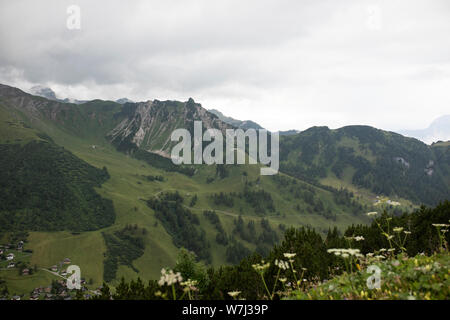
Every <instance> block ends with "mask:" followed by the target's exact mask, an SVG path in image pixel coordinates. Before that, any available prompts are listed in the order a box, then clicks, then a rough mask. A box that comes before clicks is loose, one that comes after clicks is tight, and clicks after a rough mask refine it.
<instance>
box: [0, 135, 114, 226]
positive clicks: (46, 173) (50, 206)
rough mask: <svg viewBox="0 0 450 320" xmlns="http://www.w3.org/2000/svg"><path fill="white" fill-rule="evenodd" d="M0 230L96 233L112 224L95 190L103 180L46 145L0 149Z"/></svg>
mask: <svg viewBox="0 0 450 320" xmlns="http://www.w3.org/2000/svg"><path fill="white" fill-rule="evenodd" d="M0 154H1V157H0V168H1V170H0V190H1V192H0V230H2V231H12V230H42V231H55V230H73V231H75V230H76V231H86V230H95V229H100V228H103V227H106V226H109V225H111V224H112V223H113V222H114V218H115V213H114V208H113V204H112V202H111V200H108V199H104V198H102V197H101V196H100V195H99V194H98V193H97V192H96V191H95V190H94V188H95V187H100V186H101V184H102V183H103V182H105V181H106V180H107V179H108V178H109V174H108V171H107V170H106V168H105V167H104V168H103V169H102V170H101V169H98V168H95V167H93V166H91V165H89V164H88V163H86V162H84V161H82V160H80V159H79V158H77V157H75V156H74V155H73V154H72V153H70V152H69V151H67V150H65V149H64V148H62V147H59V146H57V145H55V144H54V143H53V142H52V141H31V142H29V143H27V144H24V145H20V144H1V145H0Z"/></svg>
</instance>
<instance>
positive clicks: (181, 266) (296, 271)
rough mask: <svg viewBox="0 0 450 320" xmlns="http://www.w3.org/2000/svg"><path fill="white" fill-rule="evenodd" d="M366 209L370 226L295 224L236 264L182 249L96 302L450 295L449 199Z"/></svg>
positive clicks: (105, 289) (107, 291)
mask: <svg viewBox="0 0 450 320" xmlns="http://www.w3.org/2000/svg"><path fill="white" fill-rule="evenodd" d="M368 214H369V216H373V217H375V218H374V220H373V222H372V224H371V225H370V226H367V227H365V229H361V228H362V226H357V227H350V228H348V229H347V231H346V233H345V235H344V236H340V235H339V234H338V232H337V230H336V229H334V230H330V232H329V233H328V236H327V238H326V239H325V240H322V238H321V237H320V235H318V234H317V233H316V232H315V231H314V230H312V229H305V228H301V229H289V230H287V232H286V234H285V237H284V240H283V241H282V242H281V244H280V245H276V246H275V247H274V248H273V249H272V251H271V252H270V253H269V255H268V256H266V257H264V258H263V257H261V256H259V255H258V254H254V255H252V256H250V257H248V258H245V259H243V260H242V261H241V262H240V263H239V264H238V265H235V266H225V267H220V268H218V269H213V268H209V269H206V268H205V267H204V265H202V264H201V263H199V262H197V261H196V259H195V255H194V254H193V253H190V252H188V251H186V250H183V251H182V252H181V255H180V256H179V259H178V261H177V264H176V266H175V267H174V269H173V270H170V269H163V270H162V271H161V278H160V280H159V281H150V282H149V283H148V284H147V285H145V284H144V283H143V282H142V281H141V280H140V279H138V280H137V281H131V282H130V283H127V282H126V281H125V280H124V279H122V281H121V283H120V284H119V285H118V286H117V287H116V288H115V290H112V289H111V288H109V286H108V285H106V284H104V286H103V289H102V291H101V295H100V296H98V297H97V299H180V298H181V299H234V298H239V299H271V300H273V299H449V297H450V292H449V287H450V286H449V284H450V279H449V276H450V273H449V272H450V271H449V266H450V255H449V252H448V240H449V236H448V230H449V227H450V224H449V222H450V219H449V218H450V202H448V201H446V202H445V203H443V204H440V205H438V206H437V207H436V208H434V209H427V208H425V207H423V208H422V209H421V210H419V211H417V212H415V213H414V214H411V215H403V216H401V217H395V216H392V215H388V214H386V213H385V214H383V215H381V216H380V217H376V216H377V215H378V214H376V213H375V212H371V213H368ZM428 229H429V230H432V231H433V233H431V234H430V235H427V233H426V232H425V233H424V234H420V233H419V231H420V230H422V231H423V230H428ZM354 230H364V232H365V233H364V235H361V234H354V233H353V231H354ZM424 235H425V236H426V237H423V236H424ZM410 240H411V241H410ZM408 242H411V244H410V245H409V246H408V245H407V243H408ZM363 244H364V245H363ZM418 252H420V253H418ZM377 277H378V278H377ZM377 279H379V281H378V280H377Z"/></svg>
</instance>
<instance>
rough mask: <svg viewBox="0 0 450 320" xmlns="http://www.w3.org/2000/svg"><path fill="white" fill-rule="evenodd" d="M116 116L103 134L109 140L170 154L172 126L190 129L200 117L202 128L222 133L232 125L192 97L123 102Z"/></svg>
mask: <svg viewBox="0 0 450 320" xmlns="http://www.w3.org/2000/svg"><path fill="white" fill-rule="evenodd" d="M118 116H119V117H123V120H122V121H121V122H120V123H119V124H118V125H117V126H116V127H115V128H114V129H113V130H111V131H110V132H109V133H108V135H107V137H108V138H109V139H110V140H111V142H112V143H113V144H115V145H116V146H118V148H119V149H121V150H124V151H127V149H133V148H136V147H137V148H140V149H143V150H146V151H149V152H153V153H157V154H159V155H162V156H165V157H170V150H171V148H172V146H173V145H174V144H176V143H174V142H172V141H171V140H170V136H171V134H172V132H173V131H174V130H175V129H178V128H184V129H187V130H189V131H190V132H191V133H192V132H193V128H194V121H202V124H203V128H204V129H209V128H215V129H219V130H221V131H222V132H223V133H225V129H231V128H233V126H231V125H229V124H227V123H225V122H223V121H221V120H219V118H218V117H217V116H216V115H214V114H212V113H210V112H208V111H207V110H206V109H204V108H202V106H201V105H200V104H198V103H195V102H194V100H193V99H189V100H188V101H187V102H178V101H159V100H154V101H147V102H139V103H133V104H132V103H127V104H125V105H124V107H123V108H122V112H121V113H120V114H119V115H118Z"/></svg>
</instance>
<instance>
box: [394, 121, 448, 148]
mask: <svg viewBox="0 0 450 320" xmlns="http://www.w3.org/2000/svg"><path fill="white" fill-rule="evenodd" d="M398 132H399V133H401V134H403V135H405V136H408V137H413V138H416V139H419V140H421V141H423V142H425V143H427V144H431V143H433V142H437V141H448V140H450V115H444V116H441V117H439V118H437V119H435V120H434V121H433V122H432V123H431V124H430V125H429V126H428V128H426V129H419V130H399V131H398Z"/></svg>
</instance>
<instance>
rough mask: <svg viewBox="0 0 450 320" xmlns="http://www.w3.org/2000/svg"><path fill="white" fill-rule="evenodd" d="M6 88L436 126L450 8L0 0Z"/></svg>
mask: <svg viewBox="0 0 450 320" xmlns="http://www.w3.org/2000/svg"><path fill="white" fill-rule="evenodd" d="M71 4H76V5H78V6H79V7H80V9H81V29H80V30H70V29H68V28H67V26H66V22H67V19H68V17H69V14H67V12H66V11H67V7H68V6H69V5H71ZM0 82H1V83H5V84H9V85H13V86H17V87H19V88H21V89H24V90H27V89H29V88H30V87H31V86H33V85H35V84H43V85H46V86H49V87H51V88H52V89H53V90H54V91H55V92H56V94H57V96H58V97H59V98H66V97H70V98H77V99H94V98H101V99H117V98H121V97H128V98H130V99H132V100H135V101H146V100H152V99H160V100H166V99H171V100H173V99H177V100H183V101H186V100H187V99H188V98H189V97H193V98H194V100H195V101H197V102H199V103H201V104H202V105H203V107H205V108H208V109H211V108H216V109H219V110H220V111H222V112H223V113H224V114H226V115H228V116H232V117H234V118H237V119H241V120H246V119H251V120H254V121H256V122H258V123H259V124H261V125H262V126H263V127H265V128H267V129H269V130H287V129H300V130H303V129H306V128H308V127H310V126H313V125H327V126H329V127H331V128H337V127H341V126H344V125H349V124H367V125H372V126H375V127H378V128H382V129H388V130H398V129H403V128H404V129H412V128H423V127H427V126H428V125H429V123H430V122H431V121H432V120H433V119H435V118H437V117H439V116H441V115H444V114H449V113H450V1H448V0H442V1H438V0H422V1H411V0H404V1H395V0H388V1H377V0H373V1H364V0H354V1H352V0H343V1H335V0H330V1H320V0H314V1H299V0H293V1H280V0H273V1H266V0H257V1H248V0H245V1H243V0H237V1H229V0H220V1H217V0H204V1H194V0H182V1H181V0H180V1H176V0H165V1H162V0H160V1H137V0H133V1H112V0H105V1H93V0H87V1H79V0H70V1H66V0H54V1H44V0H39V1H35V0H29V1H20V0H15V1H6V0H0Z"/></svg>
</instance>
